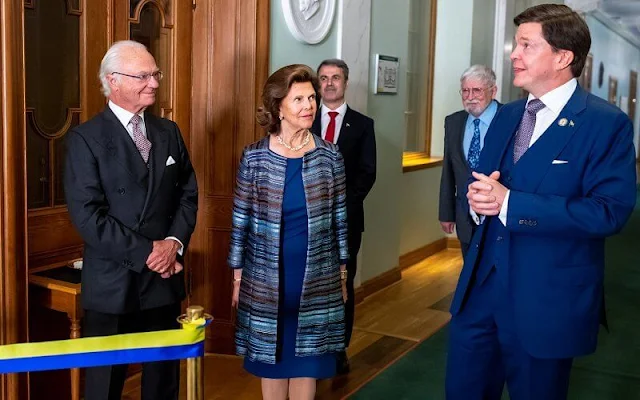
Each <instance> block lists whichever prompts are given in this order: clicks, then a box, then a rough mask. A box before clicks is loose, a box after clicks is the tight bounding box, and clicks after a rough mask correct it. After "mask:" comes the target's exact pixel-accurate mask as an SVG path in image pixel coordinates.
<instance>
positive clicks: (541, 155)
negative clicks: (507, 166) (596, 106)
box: [514, 86, 587, 190]
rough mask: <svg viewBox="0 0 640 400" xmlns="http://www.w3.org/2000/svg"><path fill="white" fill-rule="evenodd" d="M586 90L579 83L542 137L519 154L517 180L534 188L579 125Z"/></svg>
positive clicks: (584, 105)
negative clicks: (520, 155)
mask: <svg viewBox="0 0 640 400" xmlns="http://www.w3.org/2000/svg"><path fill="white" fill-rule="evenodd" d="M586 100H587V93H586V92H585V91H584V90H582V89H581V88H580V86H578V87H577V88H576V90H575V92H574V93H573V95H572V96H571V98H570V99H569V101H568V102H567V104H566V105H565V106H564V108H563V109H562V111H560V114H559V115H558V118H556V119H555V121H553V123H552V124H551V125H550V126H549V128H547V130H546V131H545V132H544V134H543V135H542V136H540V138H539V139H538V140H536V142H535V143H534V144H533V145H532V146H531V147H530V148H529V149H528V150H527V151H526V152H525V153H524V154H523V155H522V157H521V158H520V160H519V161H518V162H517V163H516V165H515V167H514V173H515V172H516V171H518V172H517V173H518V174H519V183H520V184H522V185H524V186H523V187H526V188H527V189H529V190H536V189H537V188H538V185H539V184H540V182H541V181H542V179H543V178H544V176H545V175H546V174H547V171H548V169H549V168H551V165H552V163H553V160H555V159H556V157H557V156H558V154H560V152H561V151H562V150H563V149H564V148H565V146H566V145H567V143H568V142H569V140H571V138H572V137H573V135H574V134H575V133H576V131H577V130H578V129H579V128H580V125H582V123H583V120H584V118H581V117H582V111H583V110H584V109H585V108H586Z"/></svg>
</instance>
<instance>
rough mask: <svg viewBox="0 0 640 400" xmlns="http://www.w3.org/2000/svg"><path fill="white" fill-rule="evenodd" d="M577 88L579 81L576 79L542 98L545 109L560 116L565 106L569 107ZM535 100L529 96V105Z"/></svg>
mask: <svg viewBox="0 0 640 400" xmlns="http://www.w3.org/2000/svg"><path fill="white" fill-rule="evenodd" d="M577 86H578V81H577V80H576V78H571V79H570V80H569V81H568V82H566V83H565V84H563V85H561V86H558V87H557V88H555V89H553V90H552V91H550V92H547V93H545V94H543V95H542V96H540V101H542V102H543V103H544V105H545V107H547V108H548V109H549V110H551V111H552V112H553V113H554V114H560V111H562V109H563V108H564V106H566V105H567V103H568V102H569V99H570V98H571V96H572V95H573V92H575V90H576V87H577ZM533 99H535V97H534V96H533V95H532V94H529V98H528V99H527V104H529V102H530V101H531V100H533Z"/></svg>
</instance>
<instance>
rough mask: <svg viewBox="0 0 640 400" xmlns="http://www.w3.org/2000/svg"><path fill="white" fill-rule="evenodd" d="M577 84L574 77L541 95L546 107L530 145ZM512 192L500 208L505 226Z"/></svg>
mask: <svg viewBox="0 0 640 400" xmlns="http://www.w3.org/2000/svg"><path fill="white" fill-rule="evenodd" d="M577 86H578V81H576V79H575V78H573V79H571V80H569V81H568V82H567V83H565V84H564V85H562V86H558V87H557V88H555V89H553V90H552V91H550V92H547V93H545V94H544V95H542V96H540V101H542V102H543V103H544V106H545V107H544V108H543V109H542V110H540V111H538V112H537V113H536V124H535V126H534V128H533V135H531V141H530V142H529V147H531V146H533V144H534V143H535V142H536V141H537V140H538V139H540V137H541V136H542V135H543V134H544V133H545V132H546V131H547V129H548V128H549V127H550V126H551V124H553V121H555V120H556V119H557V118H558V116H560V112H561V111H562V109H563V108H564V106H566V105H567V103H568V102H569V99H570V98H571V96H573V92H575V91H576V87H577ZM533 99H535V97H534V96H533V95H531V94H530V95H529V98H528V99H527V104H529V102H530V101H531V100H533ZM525 108H526V106H525ZM510 194H511V190H507V194H506V195H505V196H504V201H503V202H502V207H501V208H500V214H499V215H498V218H500V222H502V224H503V225H504V226H507V210H508V208H509V195H510Z"/></svg>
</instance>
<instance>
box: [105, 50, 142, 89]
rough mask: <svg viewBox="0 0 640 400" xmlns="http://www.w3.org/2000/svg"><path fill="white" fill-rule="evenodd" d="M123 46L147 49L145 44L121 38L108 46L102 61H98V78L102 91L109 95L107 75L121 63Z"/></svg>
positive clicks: (114, 70)
mask: <svg viewBox="0 0 640 400" xmlns="http://www.w3.org/2000/svg"><path fill="white" fill-rule="evenodd" d="M125 48H134V49H140V50H144V51H148V50H147V48H146V47H145V45H143V44H142V43H138V42H136V41H133V40H121V41H119V42H115V43H114V44H112V45H111V47H109V50H107V53H106V54H105V55H104V57H103V58H102V62H101V63H100V71H99V72H98V78H100V83H101V84H102V89H101V90H102V93H103V94H104V95H105V96H106V97H109V95H110V94H111V88H110V87H109V82H108V81H107V75H109V74H111V73H113V72H116V71H117V70H118V69H119V68H120V67H121V65H122V60H121V58H122V50H123V49H125Z"/></svg>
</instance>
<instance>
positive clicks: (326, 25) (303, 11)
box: [282, 0, 336, 44]
mask: <svg viewBox="0 0 640 400" xmlns="http://www.w3.org/2000/svg"><path fill="white" fill-rule="evenodd" d="M335 10H336V0H282V11H283V12H284V20H285V21H286V23H287V27H288V28H289V32H291V34H292V35H293V37H294V38H296V39H298V40H299V41H301V42H304V43H309V44H316V43H320V42H321V41H322V40H323V39H324V38H325V37H326V36H327V34H328V33H329V30H330V29H331V24H332V22H333V15H334V14H335Z"/></svg>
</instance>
